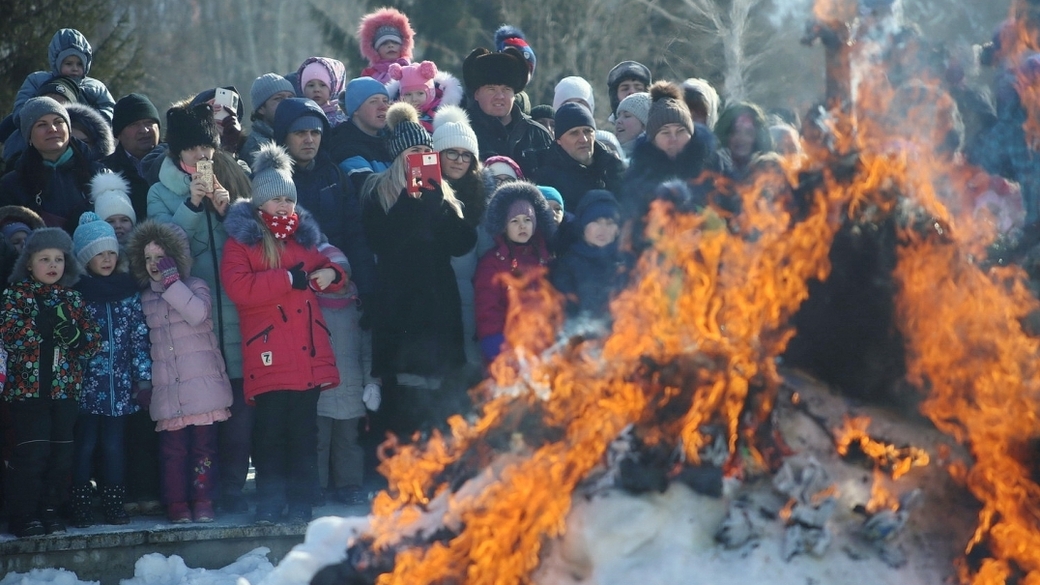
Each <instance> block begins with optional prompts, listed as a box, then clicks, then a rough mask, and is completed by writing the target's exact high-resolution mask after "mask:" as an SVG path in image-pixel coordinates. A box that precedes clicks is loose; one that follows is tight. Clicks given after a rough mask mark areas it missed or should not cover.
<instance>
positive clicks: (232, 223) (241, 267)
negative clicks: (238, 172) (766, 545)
mask: <svg viewBox="0 0 1040 585" xmlns="http://www.w3.org/2000/svg"><path fill="white" fill-rule="evenodd" d="M296 213H297V215H299V219H300V225H299V227H298V228H297V230H296V232H295V233H294V234H293V236H292V237H290V238H288V239H287V240H285V242H284V246H283V247H282V251H281V256H280V262H279V265H280V266H281V268H274V269H269V268H267V264H266V262H265V261H264V258H263V252H262V240H263V235H262V232H261V229H262V228H261V225H260V222H259V218H258V216H257V211H256V208H255V207H253V205H252V203H251V202H249V201H244V200H243V201H238V202H235V203H233V204H232V205H231V207H230V208H229V209H228V213H227V218H226V219H225V220H224V226H225V227H226V228H227V233H228V235H229V236H230V237H229V238H228V241H227V243H226V244H225V245H224V257H223V259H222V260H221V264H220V277H221V280H222V281H223V282H224V285H225V289H226V290H227V294H228V296H229V297H230V298H231V300H232V301H234V302H235V304H236V305H237V307H238V313H239V316H240V317H241V321H240V323H241V335H242V340H243V342H242V373H243V380H244V390H245V397H246V401H247V402H248V403H252V402H253V399H254V398H255V397H256V396H257V395H259V394H263V393H265V392H273V391H277V390H309V389H311V388H328V387H331V386H335V385H337V384H339V370H338V369H337V368H336V358H335V355H334V354H333V352H332V343H331V342H330V338H331V331H330V329H329V326H328V325H327V324H326V323H325V319H324V316H323V315H322V312H321V308H320V307H319V306H318V299H317V297H316V296H315V293H314V290H312V289H311V288H306V289H303V290H300V289H295V288H293V287H292V284H291V282H290V278H289V272H288V269H289V268H291V267H293V266H296V265H298V264H300V263H302V264H303V267H302V269H303V271H304V272H305V273H307V274H310V273H311V272H314V271H315V270H319V269H322V268H331V269H333V270H334V271H335V272H336V275H337V277H336V280H335V282H334V283H332V284H330V285H329V286H328V288H327V289H326V292H335V291H337V290H340V289H342V288H343V287H344V286H345V285H346V281H347V278H346V274H345V273H344V271H343V269H342V268H340V267H339V266H337V265H335V264H334V263H332V262H331V261H329V259H328V258H327V257H326V256H325V255H324V254H322V253H321V252H319V251H318V247H317V246H318V244H319V243H320V242H321V231H320V229H319V228H318V223H317V222H316V221H315V219H314V217H313V216H312V215H311V214H310V213H308V212H307V211H306V210H304V209H303V208H302V207H299V206H297V207H296Z"/></svg>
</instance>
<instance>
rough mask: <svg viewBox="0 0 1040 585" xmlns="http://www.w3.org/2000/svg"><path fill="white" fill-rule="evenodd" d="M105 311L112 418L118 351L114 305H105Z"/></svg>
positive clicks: (114, 412)
mask: <svg viewBox="0 0 1040 585" xmlns="http://www.w3.org/2000/svg"><path fill="white" fill-rule="evenodd" d="M105 311H106V312H107V313H108V366H109V367H108V404H109V408H110V409H109V412H110V413H112V416H115V414H116V371H115V370H116V368H115V365H116V350H115V343H112V334H113V331H112V304H111V303H105Z"/></svg>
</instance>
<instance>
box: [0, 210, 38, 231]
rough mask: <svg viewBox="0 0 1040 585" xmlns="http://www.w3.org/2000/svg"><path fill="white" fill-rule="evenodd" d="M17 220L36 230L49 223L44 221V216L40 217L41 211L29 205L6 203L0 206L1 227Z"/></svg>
mask: <svg viewBox="0 0 1040 585" xmlns="http://www.w3.org/2000/svg"><path fill="white" fill-rule="evenodd" d="M15 221H16V222H19V223H24V224H25V225H27V226H29V229H34V230H36V229H40V228H42V227H43V226H45V225H47V224H45V223H44V222H43V218H42V217H40V214H39V213H36V212H35V211H33V210H31V209H29V208H28V207H22V206H21V205H4V206H3V207H0V227H2V226H5V225H7V224H9V223H11V222H15Z"/></svg>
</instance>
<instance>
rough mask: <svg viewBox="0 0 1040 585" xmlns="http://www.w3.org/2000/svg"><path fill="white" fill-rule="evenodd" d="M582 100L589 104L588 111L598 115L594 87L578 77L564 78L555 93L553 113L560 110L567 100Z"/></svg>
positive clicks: (557, 85)
mask: <svg viewBox="0 0 1040 585" xmlns="http://www.w3.org/2000/svg"><path fill="white" fill-rule="evenodd" d="M572 99H580V100H582V101H584V102H585V103H586V104H588V109H589V111H590V112H592V113H593V114H595V113H596V96H595V95H594V94H593V91H592V85H591V84H589V82H588V81H585V80H584V79H583V78H581V77H578V76H577V75H571V76H569V77H564V78H563V79H561V80H560V82H559V83H557V84H556V89H555V93H553V104H552V106H553V111H554V112H555V111H556V110H559V109H560V107H562V106H563V104H565V103H566V102H567V100H572Z"/></svg>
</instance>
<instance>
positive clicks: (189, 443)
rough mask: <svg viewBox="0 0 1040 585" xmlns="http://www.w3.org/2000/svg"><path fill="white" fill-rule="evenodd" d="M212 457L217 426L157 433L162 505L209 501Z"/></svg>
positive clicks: (212, 467)
mask: <svg viewBox="0 0 1040 585" xmlns="http://www.w3.org/2000/svg"><path fill="white" fill-rule="evenodd" d="M216 454H217V427H216V426H214V425H205V426H191V427H185V428H183V429H180V430H178V431H162V432H160V433H159V469H160V472H161V474H162V480H161V481H162V501H163V503H164V504H166V505H170V504H177V503H187V502H210V501H212V499H213V494H212V493H211V492H212V490H213V483H214V481H215V480H216V478H215V477H213V474H214V472H215V471H216V470H215V461H214V459H215V457H216Z"/></svg>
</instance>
